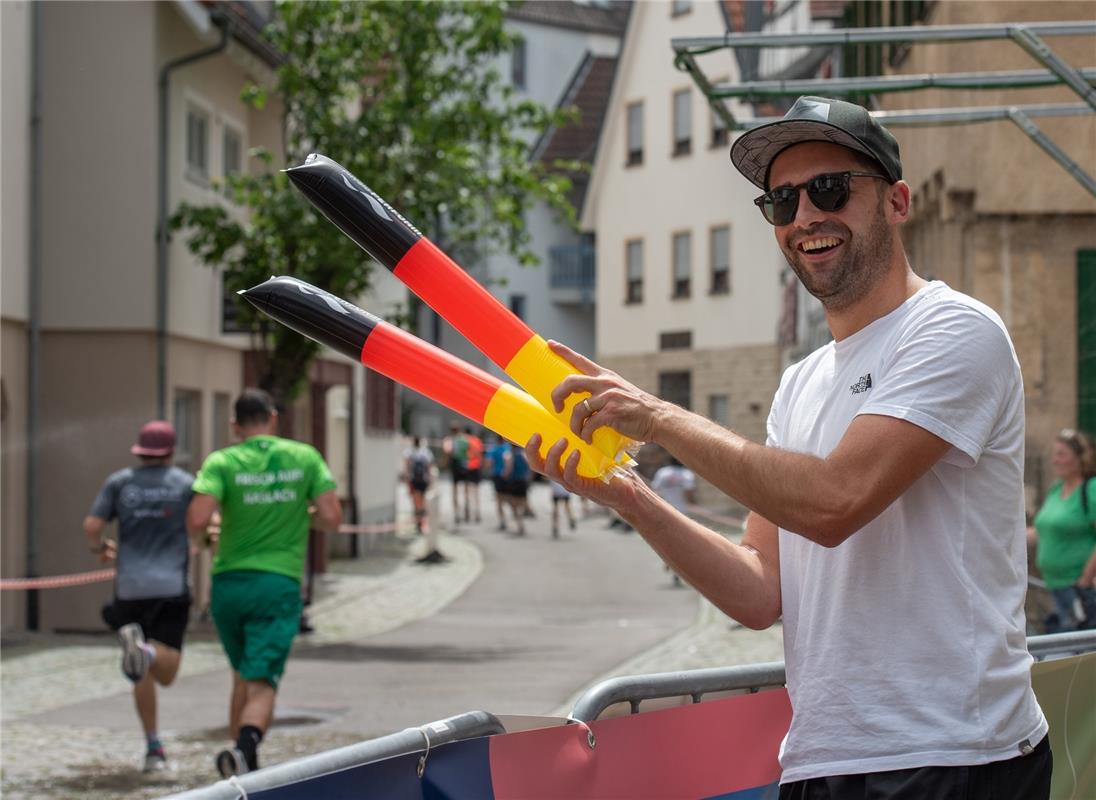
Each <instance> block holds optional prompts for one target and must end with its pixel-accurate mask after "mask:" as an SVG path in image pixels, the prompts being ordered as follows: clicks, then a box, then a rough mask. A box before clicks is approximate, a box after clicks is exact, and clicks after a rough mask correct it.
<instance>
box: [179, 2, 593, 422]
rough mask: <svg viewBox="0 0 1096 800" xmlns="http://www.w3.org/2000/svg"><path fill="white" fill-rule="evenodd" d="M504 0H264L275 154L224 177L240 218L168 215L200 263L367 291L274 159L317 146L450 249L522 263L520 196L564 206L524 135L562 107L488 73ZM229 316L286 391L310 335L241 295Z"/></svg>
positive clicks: (262, 154) (500, 37) (500, 41)
mask: <svg viewBox="0 0 1096 800" xmlns="http://www.w3.org/2000/svg"><path fill="white" fill-rule="evenodd" d="M508 5H509V4H508V3H486V2H414V3H411V2H368V3H365V2H341V3H329V2H287V3H280V4H279V5H278V7H277V14H276V16H275V21H274V22H273V23H272V25H271V26H270V27H269V29H268V30H267V31H266V34H267V36H269V38H270V40H271V41H272V43H273V44H274V45H275V46H276V47H277V48H278V49H279V50H280V51H281V52H282V53H283V54H284V55H285V61H284V63H283V64H282V65H281V66H280V67H279V68H278V69H277V83H276V87H275V89H274V91H276V93H277V97H278V98H279V99H280V101H281V104H282V108H283V116H282V129H283V141H284V146H285V162H286V163H285V164H284V165H283V164H279V163H277V161H278V159H277V158H276V157H275V156H274V154H272V153H270V152H269V151H261V150H254V151H252V153H251V155H252V156H255V157H257V158H260V159H262V162H263V163H264V164H265V169H263V170H261V171H259V172H256V173H254V174H247V175H239V176H233V177H230V178H229V179H228V180H227V186H226V192H227V194H228V195H229V196H230V197H231V198H232V200H233V201H234V202H235V203H236V204H237V205H238V206H240V207H242V208H243V209H245V210H246V212H247V213H246V215H244V216H246V221H244V222H241V221H239V220H238V217H239V216H241V215H239V214H236V213H231V212H230V211H229V210H228V209H227V208H226V205H225V204H210V205H204V206H195V205H189V204H183V205H181V206H180V207H179V209H178V211H177V212H176V213H175V214H174V215H173V217H172V227H173V228H174V229H176V230H183V231H185V235H186V240H187V245H188V247H189V248H190V250H191V251H192V252H193V253H195V254H196V255H197V256H198V258H199V259H200V260H201V261H202V262H203V263H205V264H207V265H209V266H217V267H222V268H223V269H224V270H225V273H226V277H225V285H226V289H228V290H232V291H235V290H239V289H244V288H247V287H250V286H253V285H255V284H257V283H260V282H262V281H264V280H266V279H267V278H268V277H270V275H272V274H282V275H293V276H296V277H299V278H301V279H302V280H306V281H308V282H310V283H313V284H316V285H317V286H320V287H322V288H324V289H327V290H328V291H330V292H333V293H334V294H336V295H339V296H341V297H348V298H353V297H355V296H357V295H359V294H361V293H362V292H364V291H367V290H368V289H369V286H370V274H371V271H372V269H373V268H374V267H375V265H374V264H372V263H371V262H370V260H369V259H368V257H367V256H366V254H365V253H363V252H362V251H361V250H360V249H358V248H357V246H356V245H354V244H353V242H351V241H350V240H349V239H348V238H347V237H345V236H343V235H342V234H341V233H340V232H339V231H338V229H336V228H335V226H334V225H332V224H331V223H329V222H328V221H327V220H326V219H324V218H323V217H322V216H321V215H319V214H318V213H316V212H314V211H313V210H312V208H311V207H310V206H309V205H308V203H307V201H305V200H304V199H303V198H302V197H301V196H300V195H299V194H298V193H297V192H296V191H295V190H294V189H293V188H292V187H291V186H290V184H289V181H288V179H287V178H286V177H285V175H284V174H282V173H281V171H280V168H281V167H282V166H290V165H294V164H299V163H302V162H303V161H304V159H305V157H306V156H307V155H308V154H309V153H310V152H320V153H324V154H325V155H328V156H331V157H332V158H334V159H336V160H337V161H339V162H340V163H342V164H343V165H344V166H345V167H346V168H347V169H349V170H350V171H351V172H353V173H354V174H356V175H358V176H359V177H360V178H361V179H362V180H364V181H365V182H366V183H367V184H369V185H370V186H371V187H372V188H373V189H374V190H375V191H376V192H377V193H378V194H380V195H381V196H382V197H384V198H385V199H386V200H388V201H389V202H390V203H391V204H392V205H393V206H395V207H396V208H397V209H398V210H400V211H401V213H403V214H404V215H405V216H406V217H407V218H408V219H409V220H411V221H412V222H413V223H414V224H415V225H416V226H417V227H419V229H420V230H422V231H424V232H426V233H427V234H428V235H430V236H431V237H432V238H433V239H434V240H435V242H436V243H437V244H438V245H439V246H440V247H443V248H444V249H445V250H446V251H447V252H449V253H450V255H452V256H454V258H456V259H457V261H458V262H460V263H465V264H470V263H472V262H473V261H474V260H475V258H477V257H478V256H482V255H483V254H484V253H485V252H491V251H498V250H505V251H508V252H510V253H512V254H514V255H515V256H517V257H518V258H519V259H521V261H522V262H523V263H531V262H533V261H534V260H535V259H534V257H533V256H532V254H531V252H530V251H529V249H528V238H529V237H528V234H527V232H526V230H525V226H524V212H525V210H526V209H527V208H528V207H529V206H531V205H532V204H533V203H534V202H536V201H537V200H543V201H545V202H547V203H548V204H549V205H550V206H551V207H553V208H554V209H556V210H557V211H558V212H559V213H561V214H562V215H564V216H565V217H566V218H568V219H570V220H573V219H574V209H573V208H572V207H571V206H570V204H569V202H568V200H567V196H566V195H567V190H568V189H569V185H570V184H569V181H568V179H567V178H566V177H565V173H564V172H563V171H560V170H557V169H552V170H549V169H547V168H546V167H545V165H542V164H539V163H535V162H532V161H530V158H529V156H530V147H529V145H528V144H527V143H526V142H527V141H530V140H534V141H535V137H536V135H538V134H539V133H540V132H542V131H544V130H546V129H547V128H548V127H549V126H550V125H559V124H565V123H566V122H567V121H568V120H569V116H568V115H567V114H562V113H559V112H556V111H553V110H550V109H548V108H545V107H544V106H541V105H539V104H537V103H532V102H528V101H521V100H519V99H518V98H516V97H515V95H514V94H513V92H512V90H511V89H510V87H509V86H508V85H506V84H504V83H503V81H502V78H501V76H500V75H499V72H498V70H497V69H496V68H495V66H494V65H495V63H496V62H497V60H498V58H499V57H500V56H501V55H503V54H505V53H507V52H509V51H510V50H511V49H512V48H513V47H514V45H515V43H516V41H517V37H516V36H515V34H513V33H511V32H509V31H507V30H506V29H505V27H504V22H505V14H506V9H507V7H508ZM241 97H242V98H243V100H244V101H245V102H247V103H250V104H252V105H254V106H256V107H263V106H264V104H265V103H266V102H267V97H266V93H265V91H264V90H263V89H262V88H261V87H258V86H247V87H244V89H243V91H242V94H241ZM527 137H528V138H527ZM553 166H558V167H569V168H572V169H573V168H574V165H553ZM241 315H242V317H243V320H244V322H245V323H246V324H248V325H250V326H251V328H252V330H253V331H254V332H255V335H256V339H257V348H258V350H259V352H260V355H261V358H260V360H259V372H260V378H259V383H260V385H261V386H262V387H263V388H264V389H266V390H268V391H270V392H271V393H272V394H273V395H274V397H275V398H276V399H277V400H278V401H279V402H280V403H283V404H284V403H288V402H290V401H291V400H292V399H293V398H294V397H295V396H296V395H297V393H298V392H299V391H300V389H301V388H302V387H303V385H304V379H305V377H306V375H307V368H308V364H309V362H310V361H311V359H312V358H313V357H314V356H315V355H316V353H317V351H318V349H319V348H318V346H317V345H316V344H315V343H313V342H312V341H310V340H308V339H306V338H305V337H303V336H300V335H299V334H297V333H294V332H292V331H290V330H288V329H286V328H283V327H282V326H280V325H276V324H271V323H268V322H267V321H266V320H265V319H258V318H257V317H258V316H261V315H258V314H255V313H252V311H251V309H247V308H243V307H241Z"/></svg>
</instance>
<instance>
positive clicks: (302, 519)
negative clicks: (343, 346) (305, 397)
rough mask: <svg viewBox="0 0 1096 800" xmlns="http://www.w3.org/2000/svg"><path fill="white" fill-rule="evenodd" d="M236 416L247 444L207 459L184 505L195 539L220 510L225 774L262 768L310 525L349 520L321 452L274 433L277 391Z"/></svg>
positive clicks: (253, 396) (252, 393)
mask: <svg viewBox="0 0 1096 800" xmlns="http://www.w3.org/2000/svg"><path fill="white" fill-rule="evenodd" d="M235 414H236V416H235V420H234V421H233V428H234V429H235V431H236V434H237V436H238V437H239V439H240V443H239V444H237V445H233V446H231V447H226V448H225V449H223V450H218V451H216V452H214V453H211V454H210V455H209V457H208V458H206V460H205V463H203V464H202V468H201V470H200V471H199V473H198V477H197V479H196V480H195V482H194V489H193V491H194V499H193V500H192V501H191V504H190V508H189V509H188V511H187V527H188V529H189V530H190V532H191V535H192V536H194V537H200V536H202V535H204V532H205V529H206V528H207V527H208V525H209V523H210V522H211V521H212V519H213V515H214V513H215V512H216V511H217V509H218V507H219V508H220V512H221V534H220V539H219V542H218V547H217V556H216V557H215V558H214V560H213V582H212V594H211V605H210V611H211V612H212V616H213V621H214V623H215V624H216V626H217V633H218V635H219V636H220V639H221V645H222V646H223V647H224V650H225V654H226V655H227V656H228V660H229V662H230V663H231V664H232V669H233V687H232V699H231V704H230V707H229V728H230V735H231V736H232V737H234V738H235V739H236V746H235V747H234V748H230V749H226V750H223V751H221V752H220V753H218V755H217V769H218V770H219V771H220V773H221V775H222V776H224V777H228V776H229V775H235V774H239V773H241V772H247V771H249V770H254V769H258V746H259V742H261V741H262V738H263V735H264V733H265V732H266V729H267V728H268V727H269V725H270V720H271V718H272V717H273V715H274V700H275V695H276V693H277V688H278V681H279V679H280V678H281V676H282V673H283V672H284V671H285V662H286V659H287V658H288V657H289V650H290V647H291V646H292V644H293V637H294V636H295V635H296V633H297V629H298V623H299V619H300V615H301V591H300V582H301V574H302V572H303V570H304V561H305V551H306V548H307V546H308V530H309V527H310V525H313V526H315V527H318V528H322V529H324V530H335V529H337V528H338V526H339V523H340V522H341V521H342V509H341V507H340V505H339V499H338V496H337V495H336V493H335V481H334V479H333V478H332V477H331V471H330V470H329V469H328V467H327V464H325V463H324V460H323V457H322V456H321V455H320V454H319V453H318V452H317V451H316V449H315V448H314V447H312V446H310V445H307V444H303V443H301V442H294V441H291V440H288V439H282V438H280V437H278V436H275V435H274V431H275V430H276V429H277V425H278V413H277V411H276V410H275V407H274V402H273V401H272V400H271V398H270V395H268V394H267V393H266V392H263V391H261V390H258V389H247V390H245V391H244V392H243V394H241V395H240V397H239V399H237V401H236V407H235ZM310 506H314V507H315V512H316V514H315V517H316V518H315V521H314V522H313V521H310V518H309V507H310Z"/></svg>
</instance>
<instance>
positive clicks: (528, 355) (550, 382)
mask: <svg viewBox="0 0 1096 800" xmlns="http://www.w3.org/2000/svg"><path fill="white" fill-rule="evenodd" d="M506 374H507V375H509V376H510V377H511V378H513V379H514V380H515V381H517V382H518V384H520V385H521V387H522V388H523V389H525V391H527V392H528V393H529V394H531V395H532V396H533V397H534V398H536V401H537V402H538V403H540V404H541V405H542V406H544V408H545V410H547V411H548V413H549V414H551V415H552V416H554V417H556V418H557V419H558V420H559V421H560V422H561V423H562V424H563V426H564V427H565V428H567V429H568V430H570V428H571V409H573V408H574V407H575V404H576V403H581V402H582V401H583V400H585V399H586V398H587V397H589V396H590V395H589V393H588V392H582V393H579V394H572V395H571V396H570V397H568V398H567V399H566V400H565V401H564V405H563V411H562V412H561V413H559V414H557V413H556V412H555V409H554V408H553V407H552V390H553V389H555V388H556V387H557V386H559V384H560V382H562V381H563V379H564V378H566V377H567V376H568V375H577V374H579V373H578V370H576V369H575V368H574V367H572V366H571V365H570V364H568V363H567V362H566V361H565V360H564V359H563V358H562V357H561V356H559V355H556V354H555V353H553V352H552V350H551V349H550V348H549V347H548V342H546V341H545V340H544V339H543V337H541V336H538V335H536V334H534V335H533V336H531V337H530V338H529V341H527V342H526V343H525V344H524V345H522V347H521V349H520V350H518V352H517V354H516V355H515V356H514V357H513V358H512V359H511V360H510V363H509V364H507V365H506ZM594 447H596V448H597V449H598V450H600V451H601V452H602V453H604V454H605V455H606V456H608V457H609V458H610V459H611V460H612V461H613V462H614V463H617V464H627V463H631V458H630V456H631V454H632V453H633V452H634V451H635V450H636V449H638V445H637V443H636V442H633V441H632V440H631V439H629V438H627V437H626V436H621V435H620V434H619V433H617V432H616V431H614V430H613V429H612V428H598V429H597V430H596V431H594Z"/></svg>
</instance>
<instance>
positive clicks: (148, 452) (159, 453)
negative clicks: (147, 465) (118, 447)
mask: <svg viewBox="0 0 1096 800" xmlns="http://www.w3.org/2000/svg"><path fill="white" fill-rule="evenodd" d="M129 452H131V453H133V455H135V456H150V457H152V458H163V457H164V456H169V455H171V454H172V453H174V452H175V448H174V447H169V448H168V449H167V450H154V449H151V448H148V447H141V445H139V444H135V445H133V447H131V448H129Z"/></svg>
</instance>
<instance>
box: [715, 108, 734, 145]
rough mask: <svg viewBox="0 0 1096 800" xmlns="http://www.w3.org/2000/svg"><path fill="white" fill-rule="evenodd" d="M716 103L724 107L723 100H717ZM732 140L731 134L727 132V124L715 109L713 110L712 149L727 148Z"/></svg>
mask: <svg viewBox="0 0 1096 800" xmlns="http://www.w3.org/2000/svg"><path fill="white" fill-rule="evenodd" d="M714 102H715V103H717V104H719V106H720V107H721V108H722V107H723V101H722V100H716V101H714ZM730 140H731V136H730V132H729V131H728V130H727V123H726V122H724V121H723V117H721V116H720V115H719V114H718V113H717V112H716V110H715V109H714V108H712V147H726V146H727V143H728V142H729V141H730Z"/></svg>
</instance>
